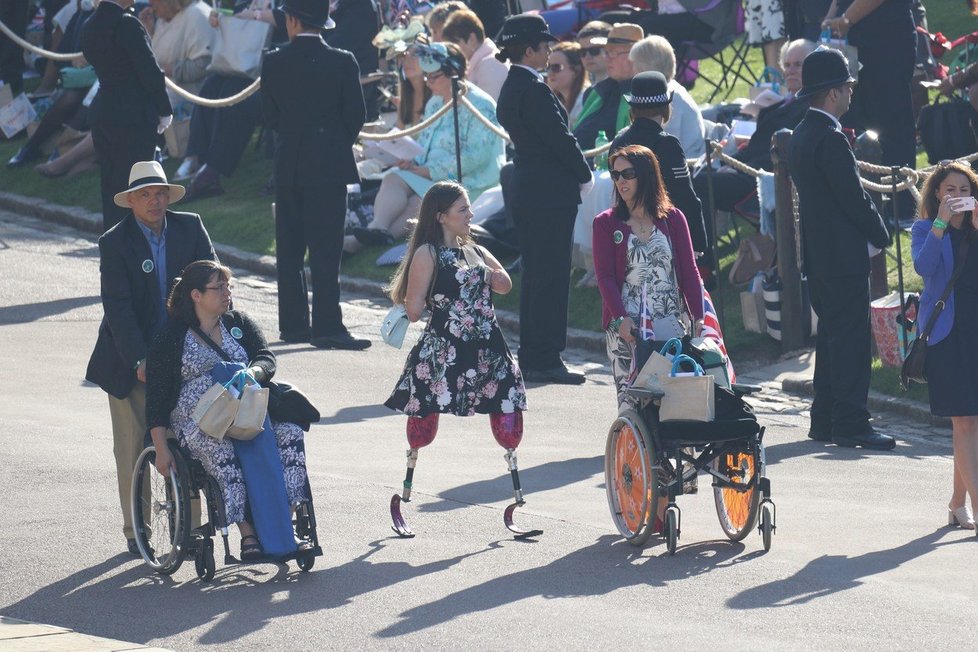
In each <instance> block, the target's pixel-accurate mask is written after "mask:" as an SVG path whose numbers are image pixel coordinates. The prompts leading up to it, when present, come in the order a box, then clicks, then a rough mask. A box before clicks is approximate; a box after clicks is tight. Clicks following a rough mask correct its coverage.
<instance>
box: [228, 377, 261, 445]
mask: <svg viewBox="0 0 978 652" xmlns="http://www.w3.org/2000/svg"><path fill="white" fill-rule="evenodd" d="M239 392H240V395H239V396H238V409H237V412H236V413H235V415H234V421H233V422H232V423H231V425H230V426H228V429H227V436H228V437H231V438H232V439H240V440H242V441H251V440H252V439H254V438H255V437H257V436H258V433H260V432H261V431H262V430H264V429H265V419H266V418H268V390H267V389H266V388H264V387H262V386H261V385H259V384H258V382H257V381H255V380H252V379H251V378H247V379H246V380H243V381H242V382H241V387H240V388H239Z"/></svg>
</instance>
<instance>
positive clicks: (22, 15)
mask: <svg viewBox="0 0 978 652" xmlns="http://www.w3.org/2000/svg"><path fill="white" fill-rule="evenodd" d="M0 21H3V24H4V25H6V26H7V27H9V28H10V29H11V30H12V31H13V32H14V34H17V35H18V36H20V37H21V38H23V36H24V32H26V31H27V0H3V2H0ZM24 70H26V66H25V65H24V50H23V49H22V48H21V47H20V46H19V45H17V44H16V43H14V42H13V41H11V40H10V39H9V38H7V36H6V35H5V34H0V80H3V82H4V83H5V84H10V90H11V92H13V94H14V96H15V97H16V96H17V95H20V92H21V91H22V90H23V89H24Z"/></svg>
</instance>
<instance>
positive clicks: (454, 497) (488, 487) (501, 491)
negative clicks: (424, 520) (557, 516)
mask: <svg viewBox="0 0 978 652" xmlns="http://www.w3.org/2000/svg"><path fill="white" fill-rule="evenodd" d="M500 466H502V467H503V468H505V464H500ZM603 474H604V456H603V455H598V456H595V457H575V458H573V459H569V460H560V461H557V462H547V463H545V464H538V465H537V466H530V467H527V468H525V469H520V484H521V485H522V487H523V490H524V492H525V493H526V494H527V496H529V495H531V494H533V493H534V492H538V491H549V490H550V489H558V488H560V487H563V486H565V485H569V484H573V483H575V482H579V481H581V480H586V479H588V478H591V477H594V476H595V475H601V476H602V478H603V477H604V476H603ZM512 490H513V481H512V480H511V479H510V475H509V472H506V473H504V474H501V475H499V476H496V477H495V478H493V479H491V480H479V481H478V482H470V483H468V484H463V485H461V486H458V487H453V488H451V489H448V490H447V491H442V492H441V493H439V494H438V498H440V499H441V500H440V501H437V502H431V503H425V504H423V505H420V506H419V507H418V511H419V512H447V511H451V510H453V509H462V508H464V507H467V506H468V505H477V504H483V503H485V502H487V501H488V502H492V501H493V500H498V499H502V497H504V496H507V495H512Z"/></svg>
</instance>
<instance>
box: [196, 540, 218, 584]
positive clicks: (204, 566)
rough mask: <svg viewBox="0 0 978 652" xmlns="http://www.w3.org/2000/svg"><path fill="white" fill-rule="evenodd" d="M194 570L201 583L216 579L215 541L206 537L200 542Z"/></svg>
mask: <svg viewBox="0 0 978 652" xmlns="http://www.w3.org/2000/svg"><path fill="white" fill-rule="evenodd" d="M194 568H195V569H196V571H197V577H199V578H200V581H201V582H210V581H211V580H212V579H214V570H215V569H214V540H213V539H211V538H210V537H205V538H203V539H201V540H200V545H199V546H198V548H197V554H196V555H195V556H194Z"/></svg>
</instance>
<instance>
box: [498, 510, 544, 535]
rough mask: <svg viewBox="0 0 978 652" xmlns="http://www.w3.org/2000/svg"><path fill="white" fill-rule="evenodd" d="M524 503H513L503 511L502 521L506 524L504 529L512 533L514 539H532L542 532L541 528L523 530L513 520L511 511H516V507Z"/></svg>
mask: <svg viewBox="0 0 978 652" xmlns="http://www.w3.org/2000/svg"><path fill="white" fill-rule="evenodd" d="M525 504H526V503H524V502H517V503H513V504H512V505H510V506H509V507H507V508H506V511H505V512H503V523H505V524H506V529H507V530H509V531H510V532H512V533H513V538H514V539H533V538H535V537H538V536H540V535H541V534H543V530H524V529H522V528H520V527H519V526H517V525H516V523H514V522H513V512H515V511H516V508H517V507H522V506H523V505H525Z"/></svg>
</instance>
